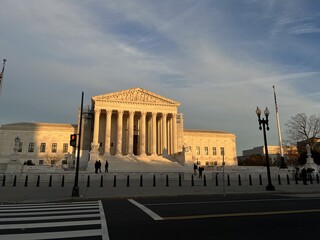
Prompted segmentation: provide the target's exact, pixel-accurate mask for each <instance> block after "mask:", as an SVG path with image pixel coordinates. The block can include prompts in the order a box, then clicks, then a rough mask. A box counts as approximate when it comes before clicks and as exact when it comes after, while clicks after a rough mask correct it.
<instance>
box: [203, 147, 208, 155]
mask: <svg viewBox="0 0 320 240" xmlns="http://www.w3.org/2000/svg"><path fill="white" fill-rule="evenodd" d="M208 154H209V153H208V147H204V155H208Z"/></svg>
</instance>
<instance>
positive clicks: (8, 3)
mask: <svg viewBox="0 0 320 240" xmlns="http://www.w3.org/2000/svg"><path fill="white" fill-rule="evenodd" d="M319 9H320V1H317V0H314V1H312V0H304V1H298V0H282V1H275V0H274V1H273V0H264V1H258V0H230V1H220V0H163V1H157V0H69V1H63V0H47V1H43V0H28V1H25V0H14V1H12V0H3V1H1V8H0V33H1V35H0V59H3V58H6V59H7V65H6V69H5V78H4V82H3V86H2V89H1V93H0V124H7V123H14V122H22V121H27V122H31V121H35V122H57V123H76V122H77V108H78V107H79V105H80V100H81V91H84V92H85V104H89V103H90V98H91V96H94V95H100V94H104V93H109V92H113V91H119V90H125V89H129V88H133V87H141V88H145V89H146V90H149V91H151V92H155V93H157V94H160V95H163V96H165V97H167V98H171V99H173V100H176V101H179V102H180V103H181V107H180V112H182V113H183V114H184V116H185V128H188V129H207V130H223V131H228V132H232V133H235V134H236V135H237V154H238V155H242V150H244V149H250V148H252V147H255V146H260V145H263V137H262V132H261V131H259V129H258V122H257V117H256V115H255V109H256V107H257V106H260V108H261V109H264V108H265V107H266V106H267V107H268V108H269V109H270V112H271V116H270V120H271V121H270V131H269V132H268V141H269V144H270V145H277V144H278V137H277V124H276V114H275V104H274V99H273V90H272V86H273V85H275V87H276V93H277V100H278V106H279V113H280V121H281V128H282V129H281V130H282V132H284V130H285V123H286V122H287V121H288V120H289V118H290V117H291V116H294V115H295V114H297V113H306V114H307V115H311V114H318V113H319V106H320V105H319V103H320V94H319V91H320V81H319V78H320V68H319V66H320V44H319V42H320V41H319V40H320V11H319ZM283 137H284V136H283Z"/></svg>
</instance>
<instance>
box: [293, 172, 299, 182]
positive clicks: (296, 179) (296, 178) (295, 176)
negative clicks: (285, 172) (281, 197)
mask: <svg viewBox="0 0 320 240" xmlns="http://www.w3.org/2000/svg"><path fill="white" fill-rule="evenodd" d="M294 179H295V181H296V184H299V183H298V176H297V174H295V175H294Z"/></svg>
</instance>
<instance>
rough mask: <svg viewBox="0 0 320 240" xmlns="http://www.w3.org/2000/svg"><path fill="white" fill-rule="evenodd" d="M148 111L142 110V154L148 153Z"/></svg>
mask: <svg viewBox="0 0 320 240" xmlns="http://www.w3.org/2000/svg"><path fill="white" fill-rule="evenodd" d="M146 115H147V114H146V112H141V136H140V155H142V156H144V155H146Z"/></svg>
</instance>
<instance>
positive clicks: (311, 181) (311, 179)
mask: <svg viewBox="0 0 320 240" xmlns="http://www.w3.org/2000/svg"><path fill="white" fill-rule="evenodd" d="M310 184H313V177H312V175H311V174H310Z"/></svg>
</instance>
